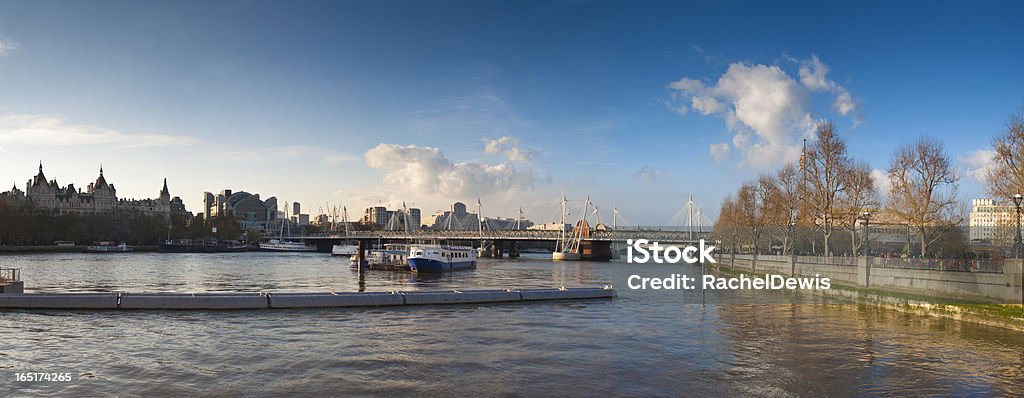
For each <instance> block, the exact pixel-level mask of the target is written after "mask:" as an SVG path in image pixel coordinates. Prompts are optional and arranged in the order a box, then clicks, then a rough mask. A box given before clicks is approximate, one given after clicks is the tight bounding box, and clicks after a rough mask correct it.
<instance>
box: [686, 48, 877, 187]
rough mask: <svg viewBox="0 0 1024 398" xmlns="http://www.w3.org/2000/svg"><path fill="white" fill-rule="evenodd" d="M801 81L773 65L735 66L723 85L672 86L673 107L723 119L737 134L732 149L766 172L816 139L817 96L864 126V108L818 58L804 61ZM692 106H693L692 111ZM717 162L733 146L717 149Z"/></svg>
mask: <svg viewBox="0 0 1024 398" xmlns="http://www.w3.org/2000/svg"><path fill="white" fill-rule="evenodd" d="M799 62H800V63H801V66H800V69H799V71H798V76H799V81H798V80H796V79H794V78H793V77H792V76H790V75H789V74H788V73H787V72H786V71H784V70H782V68H780V67H778V66H774V65H771V66H770V65H761V64H758V65H751V64H745V63H740V62H737V63H733V64H731V65H729V68H728V69H727V70H726V72H725V73H724V74H722V76H721V77H719V79H718V81H717V82H715V84H713V85H707V84H705V83H703V82H701V81H700V80H696V79H692V78H688V77H684V78H682V79H680V80H678V81H675V82H672V83H670V84H669V85H668V87H669V89H670V95H671V97H672V100H673V103H672V104H670V107H671V108H672V109H673V110H675V111H676V112H678V113H681V114H685V113H687V112H688V111H689V109H690V108H692V109H693V110H695V111H697V112H699V113H701V114H702V115H718V116H720V117H722V118H723V120H724V121H725V124H726V127H727V128H728V129H729V131H730V132H732V134H733V138H732V148H735V149H736V150H737V151H738V152H739V153H741V154H742V156H743V164H744V165H748V166H751V167H753V168H755V169H760V170H766V169H771V168H774V167H776V166H778V165H780V164H782V163H785V162H790V161H794V160H796V159H797V158H798V157H799V154H800V148H799V143H800V139H801V138H809V137H810V136H811V135H812V132H813V129H814V126H815V125H816V124H817V120H816V118H815V117H813V116H812V114H811V111H810V107H809V105H808V103H809V99H810V97H811V95H812V94H813V93H814V92H821V91H824V92H828V93H831V94H834V95H835V96H836V98H835V101H834V103H833V106H834V107H835V108H836V111H837V112H838V113H839V114H840V115H843V116H850V117H852V118H853V119H854V125H857V124H859V123H860V121H861V120H862V118H861V112H860V102H859V101H858V100H856V99H855V98H854V97H853V96H852V95H850V93H849V92H848V91H847V90H846V89H845V88H843V87H842V86H840V85H838V84H836V83H835V82H834V81H832V80H829V79H828V72H829V69H828V66H827V65H825V64H824V63H822V62H821V60H820V59H818V57H817V56H813V57H812V58H811V59H810V60H805V61H799ZM687 104H688V106H687ZM709 150H710V151H711V155H712V156H713V157H715V158H716V159H720V158H724V157H725V156H726V155H727V154H728V153H729V151H730V147H729V144H726V143H720V144H714V145H712V146H711V147H710V148H709Z"/></svg>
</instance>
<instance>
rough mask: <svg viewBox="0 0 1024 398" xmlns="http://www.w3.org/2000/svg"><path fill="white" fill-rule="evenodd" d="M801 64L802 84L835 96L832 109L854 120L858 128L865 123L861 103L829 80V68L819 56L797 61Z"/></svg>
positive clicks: (843, 88)
mask: <svg viewBox="0 0 1024 398" xmlns="http://www.w3.org/2000/svg"><path fill="white" fill-rule="evenodd" d="M797 62H799V63H800V71H799V72H798V73H799V75H800V83H803V85H804V86H806V87H807V88H808V89H810V90H811V91H824V92H829V93H832V94H834V95H835V96H836V97H835V100H834V101H833V102H832V107H833V108H834V109H835V110H836V112H838V113H839V114H840V115H843V116H850V117H852V118H853V125H854V127H856V126H857V125H860V124H861V123H863V122H864V115H863V113H862V112H861V102H860V100H857V99H855V98H853V95H851V94H850V92H849V91H848V90H847V89H846V88H845V87H843V86H841V85H839V84H838V83H836V82H834V81H832V80H830V79H829V78H828V72H829V67H828V65H825V63H823V62H821V59H819V58H818V56H817V55H812V56H811V59H807V60H797Z"/></svg>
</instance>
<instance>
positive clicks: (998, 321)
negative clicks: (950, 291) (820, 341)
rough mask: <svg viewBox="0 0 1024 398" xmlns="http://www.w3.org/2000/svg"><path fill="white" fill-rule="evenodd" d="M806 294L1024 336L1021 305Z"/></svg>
mask: <svg viewBox="0 0 1024 398" xmlns="http://www.w3.org/2000/svg"><path fill="white" fill-rule="evenodd" d="M709 269H713V270H716V271H718V272H721V273H724V274H728V275H739V274H740V273H746V274H748V275H749V274H754V275H758V276H765V275H767V274H765V273H763V272H752V271H750V270H746V269H742V268H737V267H732V266H730V265H725V264H723V263H722V262H720V263H719V264H718V265H717V266H714V267H710V268H709ZM822 276H826V275H822ZM805 292H810V293H811V294H815V295H818V296H821V297H824V298H827V299H831V300H835V301H837V302H840V303H849V304H857V305H864V306H874V307H877V308H879V309H883V310H890V311H897V312H901V313H907V314H913V315H920V316H929V317H935V318H943V319H951V320H955V321H960V322H970V323H975V324H981V325H986V326H994V327H999V328H1004V329H1010V330H1014V331H1018V332H1024V306H1022V305H1021V304H998V303H991V302H985V301H977V300H964V299H950V298H945V297H935V296H929V295H924V294H918V293H907V292H896V291H890V290H882V289H871V288H860V287H857V286H850V285H847V284H843V283H836V282H835V281H833V282H832V286H831V289H827V290H805Z"/></svg>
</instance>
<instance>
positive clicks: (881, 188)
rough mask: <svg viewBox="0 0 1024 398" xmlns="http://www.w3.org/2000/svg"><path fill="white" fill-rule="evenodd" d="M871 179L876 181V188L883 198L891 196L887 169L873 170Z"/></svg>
mask: <svg viewBox="0 0 1024 398" xmlns="http://www.w3.org/2000/svg"><path fill="white" fill-rule="evenodd" d="M871 179H872V180H873V181H874V182H875V189H877V190H878V194H879V196H881V197H882V198H888V197H889V173H888V172H887V171H885V170H881V169H874V170H871Z"/></svg>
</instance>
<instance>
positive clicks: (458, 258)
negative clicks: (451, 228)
mask: <svg viewBox="0 0 1024 398" xmlns="http://www.w3.org/2000/svg"><path fill="white" fill-rule="evenodd" d="M467 269H476V250H473V248H472V247H468V246H446V245H420V246H413V247H411V248H409V270H410V271H412V272H421V273H430V272H451V271H461V270H467Z"/></svg>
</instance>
